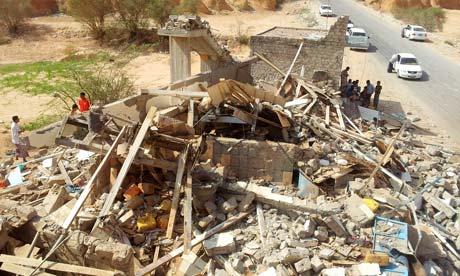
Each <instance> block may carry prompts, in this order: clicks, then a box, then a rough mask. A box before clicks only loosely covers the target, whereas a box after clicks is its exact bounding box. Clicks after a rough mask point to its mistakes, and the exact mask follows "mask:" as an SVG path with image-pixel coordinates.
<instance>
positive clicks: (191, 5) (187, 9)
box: [172, 0, 198, 14]
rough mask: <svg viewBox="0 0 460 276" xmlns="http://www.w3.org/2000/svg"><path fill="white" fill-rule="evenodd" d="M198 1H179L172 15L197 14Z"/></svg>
mask: <svg viewBox="0 0 460 276" xmlns="http://www.w3.org/2000/svg"><path fill="white" fill-rule="evenodd" d="M197 7H198V0H181V1H180V4H179V6H177V7H174V8H173V10H172V13H173V14H196V13H197V12H198V8H197Z"/></svg>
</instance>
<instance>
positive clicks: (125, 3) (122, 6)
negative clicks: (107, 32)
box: [112, 0, 151, 36]
mask: <svg viewBox="0 0 460 276" xmlns="http://www.w3.org/2000/svg"><path fill="white" fill-rule="evenodd" d="M112 2H113V5H114V6H113V7H114V9H115V11H116V13H117V16H118V19H119V21H120V22H121V23H122V24H123V25H124V26H125V28H126V29H127V30H129V31H130V32H131V35H132V36H134V35H136V34H137V33H138V32H139V30H140V29H141V28H145V27H147V26H148V23H149V18H150V15H151V11H150V2H151V0H113V1H112Z"/></svg>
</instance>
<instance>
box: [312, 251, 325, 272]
mask: <svg viewBox="0 0 460 276" xmlns="http://www.w3.org/2000/svg"><path fill="white" fill-rule="evenodd" d="M310 262H311V267H312V268H313V271H314V272H320V271H321V270H322V269H323V268H324V264H323V262H322V261H321V259H320V258H319V257H318V256H316V255H315V256H313V258H311V260H310Z"/></svg>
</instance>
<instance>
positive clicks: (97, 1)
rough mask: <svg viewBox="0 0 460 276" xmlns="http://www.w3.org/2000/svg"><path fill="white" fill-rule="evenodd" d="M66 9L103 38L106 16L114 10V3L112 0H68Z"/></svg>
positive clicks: (98, 36) (96, 35)
mask: <svg viewBox="0 0 460 276" xmlns="http://www.w3.org/2000/svg"><path fill="white" fill-rule="evenodd" d="M65 9H66V10H67V11H68V12H69V13H70V14H71V15H72V16H74V17H75V18H76V19H77V20H78V21H80V22H81V23H83V24H85V25H86V26H87V27H88V29H89V30H90V32H91V33H92V35H93V36H94V37H95V38H101V37H102V36H103V35H104V23H105V17H106V16H107V15H108V14H110V13H111V12H112V3H111V1H110V0H66V2H65Z"/></svg>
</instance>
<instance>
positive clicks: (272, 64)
mask: <svg viewBox="0 0 460 276" xmlns="http://www.w3.org/2000/svg"><path fill="white" fill-rule="evenodd" d="M254 55H256V56H257V57H258V58H260V59H261V60H262V61H263V62H265V63H267V64H268V65H269V66H270V67H272V68H273V69H275V71H277V72H278V73H280V74H281V75H282V76H283V77H284V76H286V73H284V72H283V70H281V69H280V68H279V67H278V66H276V65H275V64H274V63H273V62H271V61H270V60H269V59H268V58H266V57H264V56H263V55H262V54H259V53H257V52H254Z"/></svg>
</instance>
